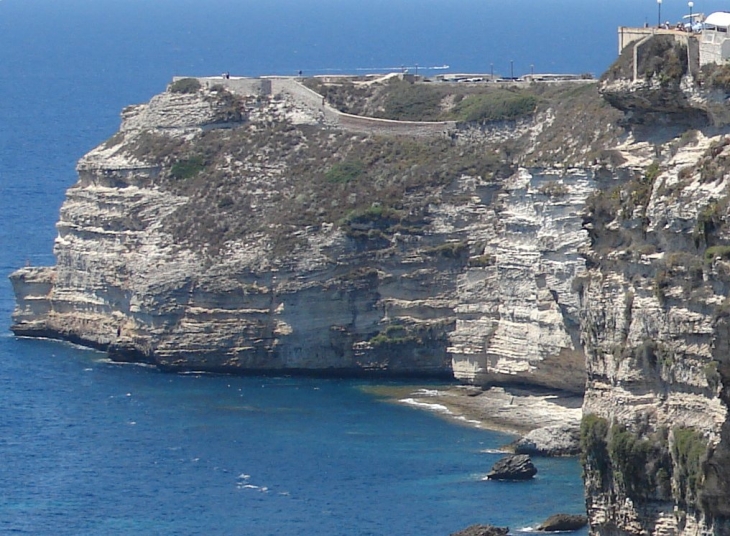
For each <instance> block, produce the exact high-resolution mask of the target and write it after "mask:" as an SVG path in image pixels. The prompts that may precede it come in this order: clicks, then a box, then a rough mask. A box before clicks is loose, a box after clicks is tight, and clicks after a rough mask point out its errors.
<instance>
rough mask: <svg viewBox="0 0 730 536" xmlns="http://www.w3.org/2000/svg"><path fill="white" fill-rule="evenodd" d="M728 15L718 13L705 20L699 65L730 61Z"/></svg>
mask: <svg viewBox="0 0 730 536" xmlns="http://www.w3.org/2000/svg"><path fill="white" fill-rule="evenodd" d="M728 28H730V13H727V12H725V11H718V12H717V13H713V14H711V15H710V16H709V17H707V19H705V28H704V30H702V38H701V39H700V65H706V64H708V63H724V62H725V61H727V60H728V59H730V36H729V35H728Z"/></svg>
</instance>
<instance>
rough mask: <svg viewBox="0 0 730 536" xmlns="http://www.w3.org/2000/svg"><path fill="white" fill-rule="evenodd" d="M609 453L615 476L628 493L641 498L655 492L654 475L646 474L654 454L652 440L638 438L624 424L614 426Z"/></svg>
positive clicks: (630, 495)
mask: <svg viewBox="0 0 730 536" xmlns="http://www.w3.org/2000/svg"><path fill="white" fill-rule="evenodd" d="M608 453H609V457H610V459H611V465H612V467H613V472H614V477H615V478H616V480H617V481H618V482H619V483H621V484H622V485H623V486H624V489H625V491H626V495H628V496H629V497H632V498H634V499H639V498H646V497H647V496H649V495H650V494H651V493H652V492H653V482H652V477H651V475H647V474H646V469H647V465H648V462H649V461H650V460H651V459H652V458H653V455H654V448H653V446H652V443H651V441H649V440H647V439H639V438H637V437H636V435H635V434H634V433H632V432H630V431H629V430H627V429H626V428H624V427H623V426H613V427H612V428H611V438H610V440H609V443H608Z"/></svg>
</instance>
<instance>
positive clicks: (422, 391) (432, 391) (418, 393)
mask: <svg viewBox="0 0 730 536" xmlns="http://www.w3.org/2000/svg"><path fill="white" fill-rule="evenodd" d="M413 394H414V395H416V396H439V395H440V394H441V392H440V391H438V390H436V389H418V390H417V391H415V392H414V393H413Z"/></svg>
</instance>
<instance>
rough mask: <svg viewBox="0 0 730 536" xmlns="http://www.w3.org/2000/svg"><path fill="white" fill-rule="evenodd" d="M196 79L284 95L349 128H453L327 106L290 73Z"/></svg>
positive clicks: (397, 131) (422, 132) (439, 132)
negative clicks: (263, 76) (288, 75)
mask: <svg viewBox="0 0 730 536" xmlns="http://www.w3.org/2000/svg"><path fill="white" fill-rule="evenodd" d="M181 78H185V77H175V78H173V82H174V81H176V80H179V79H181ZM197 79H198V80H199V81H200V83H201V84H202V85H203V86H205V87H207V88H211V87H213V86H216V85H220V86H223V87H225V88H227V89H229V90H230V91H231V92H233V93H237V94H239V95H247V96H250V95H253V96H259V95H261V96H265V95H286V96H287V97H288V98H290V99H292V100H294V102H295V103H296V105H297V106H299V107H301V108H303V109H305V110H307V111H308V112H310V113H311V114H312V115H314V116H316V117H320V118H321V120H322V122H323V123H324V124H325V125H327V126H329V127H332V128H341V129H344V130H349V131H352V132H361V133H365V134H387V135H396V136H418V137H429V136H444V135H447V134H448V132H449V131H451V130H454V129H455V128H456V123H455V122H454V121H437V122H428V121H393V120H390V119H377V118H374V117H365V116H361V115H352V114H346V113H343V112H340V111H339V110H336V109H335V108H333V107H331V106H329V105H328V104H327V103H326V102H325V101H324V97H322V95H320V94H319V93H317V92H316V91H314V90H312V89H309V88H308V87H306V86H305V85H304V84H302V83H300V82H299V81H298V80H297V79H295V78H291V77H265V78H223V77H218V76H210V77H198V78H197Z"/></svg>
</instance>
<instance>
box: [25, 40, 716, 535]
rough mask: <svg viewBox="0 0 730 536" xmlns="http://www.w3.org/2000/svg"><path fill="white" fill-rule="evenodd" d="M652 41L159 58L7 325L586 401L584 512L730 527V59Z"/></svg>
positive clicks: (187, 354) (598, 529)
mask: <svg viewBox="0 0 730 536" xmlns="http://www.w3.org/2000/svg"><path fill="white" fill-rule="evenodd" d="M628 48H629V49H630V48H631V47H628ZM642 50H643V52H642V54H638V55H636V58H637V61H639V64H638V65H633V59H632V58H633V57H634V55H633V51H631V50H629V51H628V52H626V54H622V57H621V58H619V60H618V61H617V63H616V64H615V65H614V66H612V68H611V69H610V70H609V71H608V72H607V73H606V75H605V76H604V78H603V79H602V80H601V81H600V82H598V83H594V82H588V83H584V82H580V83H563V84H522V85H514V86H505V87H494V85H491V84H483V85H468V84H467V85H463V84H462V85H459V84H453V85H452V84H437V83H434V82H421V81H417V80H416V81H414V80H408V79H401V78H403V77H387V78H385V79H382V80H377V79H353V80H344V81H343V80H336V79H333V80H327V79H316V80H310V81H307V82H306V84H304V83H302V81H299V80H294V79H279V78H268V79H257V80H249V79H230V80H222V79H220V78H218V79H179V80H176V81H174V82H173V83H172V84H171V85H170V87H169V88H168V90H167V91H165V92H164V93H162V94H160V95H158V96H156V97H154V98H153V99H152V100H151V101H150V102H149V103H148V104H143V105H138V106H132V107H129V108H127V109H125V110H124V112H123V114H122V126H121V128H120V131H119V132H118V133H117V134H116V135H115V136H113V137H112V138H111V139H110V140H108V141H106V142H105V143H103V144H102V145H100V146H99V147H97V148H96V149H94V150H92V151H91V152H90V153H89V154H88V155H86V156H85V157H84V158H82V159H81V161H80V162H79V165H78V173H79V180H78V182H77V184H76V185H74V186H73V187H72V188H70V189H69V191H68V193H67V198H66V202H65V203H64V205H63V207H62V209H61V215H60V219H59V223H58V238H57V240H56V244H55V254H56V258H57V263H56V266H54V267H25V268H21V269H20V270H18V271H16V272H15V273H14V274H12V276H11V280H12V282H13V286H14V289H15V292H16V296H17V309H16V311H15V314H14V322H15V323H14V325H13V331H14V332H15V333H16V334H18V335H24V336H44V337H53V338H60V339H65V340H70V341H74V342H79V343H82V344H86V345H89V346H94V347H97V348H101V349H104V350H106V351H108V353H109V355H110V357H111V358H112V359H115V360H120V361H141V362H145V363H151V364H154V365H156V366H158V367H160V368H162V369H165V370H173V371H175V370H209V371H223V372H239V373H251V372H268V371H286V372H290V373H296V372H308V373H319V374H350V375H354V374H370V375H402V376H409V377H414V376H433V377H451V376H455V377H456V378H457V379H459V380H461V381H462V382H464V383H467V384H473V385H474V386H476V387H477V388H482V387H484V388H487V387H489V388H490V390H494V389H496V390H500V389H501V390H502V391H501V393H504V394H503V395H499V396H492V397H491V398H492V400H493V401H494V400H496V401H497V402H494V404H495V408H494V414H495V415H497V416H498V415H499V412H500V411H502V410H503V411H504V412H505V413H509V412H510V411H515V409H516V408H519V406H520V404H519V402H520V397H517V402H518V403H516V404H515V403H514V402H515V397H514V395H513V394H511V393H513V392H514V391H515V390H518V389H524V390H525V392H526V393H527V394H526V397H529V396H530V394H529V393H530V392H531V391H536V392H540V393H544V392H545V390H552V391H554V392H556V393H563V394H566V393H567V394H568V395H573V396H578V397H580V396H583V395H584V402H583V407H582V415H583V416H582V424H581V427H580V433H579V437H580V444H581V450H582V454H581V456H582V462H583V465H584V475H585V481H586V502H587V509H588V519H589V524H590V527H591V532H592V534H600V535H604V536H614V535H637V536H638V535H650V534H652V535H654V534H655V535H667V536H668V535H686V536H699V535H709V534H712V535H718V536H719V535H726V534H730V507H728V504H730V500H729V499H730V475H728V474H726V473H728V471H730V469H728V468H729V467H730V464H729V463H728V458H729V457H730V447H729V446H728V441H730V424H729V422H730V421H729V420H728V412H727V404H728V396H729V395H728V392H727V389H726V384H727V382H726V381H725V378H726V377H730V376H729V375H730V360H729V358H728V356H729V355H730V327H729V323H728V318H730V313H729V312H728V311H730V306H729V305H728V301H727V296H728V291H730V227H729V226H728V225H727V221H728V207H729V206H730V203H729V202H728V200H729V199H730V197H729V196H728V184H729V182H728V171H730V137H729V136H728V134H730V126H729V123H728V120H727V119H726V118H728V117H730V115H728V109H729V108H730V107H728V105H727V103H726V100H727V96H728V95H730V69H728V68H727V67H713V68H703V69H702V70H700V69H698V68H694V66H693V65H692V64H691V57H690V56H691V55H690V56H688V55H687V52H686V50H685V51H684V52H683V49H682V45H681V43H674V42H673V41H671V40H662V39H661V38H657V40H656V42H653V43H652V44H651V46H644V48H643V49H642ZM495 386H496V387H495ZM486 392H489V391H485V393H486ZM485 393H481V392H476V393H472V394H475V395H476V396H474V397H470V396H469V393H468V392H466V391H463V392H461V393H460V396H454V397H453V399H454V400H457V399H464V400H466V399H470V398H474V399H475V400H476V399H479V400H480V402H483V401H485V400H488V399H489V397H486V398H482V397H483V395H484V394H485ZM494 393H497V394H498V393H499V391H492V394H494ZM440 396H442V397H443V398H446V397H447V396H450V395H448V393H446V394H444V393H441V395H440ZM500 396H501V398H500ZM550 396H552V395H550ZM543 398H544V399H545V400H550V399H551V398H550V397H543ZM500 400H501V402H500ZM484 403H485V405H486V404H487V403H486V402H484ZM453 404H454V406H455V407H456V406H458V404H459V402H453ZM505 406H509V407H507V408H504V407H505ZM568 406H569V405H566V409H570V410H571V411H572V412H573V413H571V415H576V416H577V412H576V408H574V407H568ZM510 408H511V409H510ZM547 413H549V412H546V414H547ZM573 418H574V419H575V417H573ZM497 420H498V419H497V418H496V417H495V418H494V421H495V422H496V421H497ZM513 421H514V418H513ZM557 421H558V422H556V420H552V421H547V420H546V422H545V426H548V425H549V426H552V427H558V428H559V427H560V426H561V424H563V423H561V422H559V421H560V419H557ZM525 428H537V427H536V426H526V427H525ZM574 428H575V427H573V429H574ZM566 433H568V434H570V433H572V431H571V430H570V429H568V430H567V431H566ZM535 436H536V437H537V439H535V441H533V447H530V445H527V446H526V447H525V448H536V442H539V437H540V433H539V432H535ZM533 439H534V438H533ZM531 454H532V453H531Z"/></svg>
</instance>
